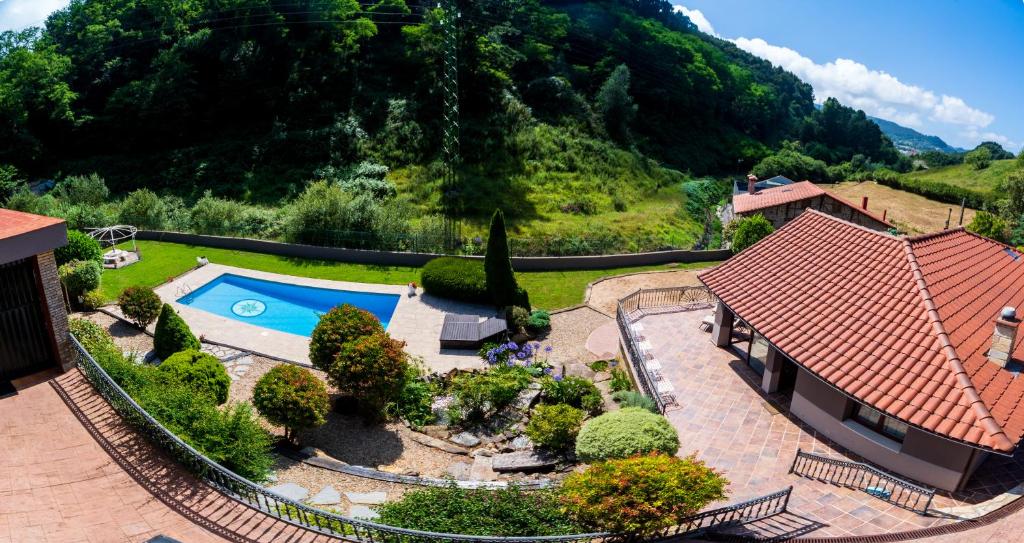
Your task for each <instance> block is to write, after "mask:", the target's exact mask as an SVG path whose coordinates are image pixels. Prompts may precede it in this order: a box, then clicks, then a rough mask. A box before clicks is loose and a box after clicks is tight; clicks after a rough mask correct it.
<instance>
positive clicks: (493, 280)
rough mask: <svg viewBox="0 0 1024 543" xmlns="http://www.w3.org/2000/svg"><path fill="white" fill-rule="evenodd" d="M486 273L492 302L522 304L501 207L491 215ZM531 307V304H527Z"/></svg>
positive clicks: (485, 256) (500, 305)
mask: <svg viewBox="0 0 1024 543" xmlns="http://www.w3.org/2000/svg"><path fill="white" fill-rule="evenodd" d="M484 275H485V278H486V281H485V282H486V285H487V292H488V293H489V294H490V296H491V302H492V303H493V304H494V305H496V306H498V307H506V306H510V305H520V304H519V303H518V302H519V301H520V294H519V284H518V283H516V274H515V272H513V271H512V258H511V255H510V254H509V248H508V233H507V232H506V231H505V215H504V214H503V213H502V212H501V210H500V209H497V210H495V211H494V215H493V216H491V229H490V232H489V234H488V236H487V253H486V254H484ZM527 307H529V306H527Z"/></svg>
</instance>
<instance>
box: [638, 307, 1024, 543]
mask: <svg viewBox="0 0 1024 543" xmlns="http://www.w3.org/2000/svg"><path fill="white" fill-rule="evenodd" d="M711 311H712V310H710V309H698V310H690V311H675V312H671V313H661V314H653V315H647V316H644V317H642V318H641V319H640V320H639V321H637V322H638V323H639V324H640V327H639V328H640V330H641V332H640V334H641V335H642V339H643V340H644V341H645V342H647V343H648V345H649V349H650V351H651V352H652V354H654V355H655V356H656V357H657V360H658V361H659V362H660V366H661V369H660V374H661V378H662V380H663V381H664V380H667V381H669V382H670V383H671V388H672V389H673V395H674V396H675V400H676V403H677V404H678V405H675V406H672V407H670V408H669V409H668V410H667V412H666V416H667V417H668V418H669V420H670V421H671V422H672V423H673V425H674V426H675V427H676V428H677V429H678V430H679V433H680V441H681V442H682V447H681V449H680V455H685V454H691V453H696V454H697V455H698V457H699V458H701V459H703V460H705V461H707V462H708V464H709V465H711V466H712V467H714V468H717V469H720V470H722V471H724V472H725V474H726V476H727V477H728V479H729V480H730V481H731V482H732V484H731V486H730V497H729V501H730V502H737V501H742V500H746V499H749V498H752V497H755V496H759V495H763V494H766V493H769V492H773V491H776V490H779V489H781V488H785V487H787V486H789V485H793V487H794V490H793V494H792V498H791V500H790V507H789V509H790V511H791V513H792V515H791V516H790V518H789V519H787V522H786V523H785V524H786V531H787V533H789V535H791V536H796V535H799V534H800V533H805V532H809V535H811V536H815V537H822V536H844V535H868V534H879V533H887V532H895V531H905V530H913V529H916V528H922V527H930V526H937V525H940V524H944V523H949V522H954V520H951V519H948V518H941V517H938V516H921V515H918V514H916V513H913V512H911V511H907V510H905V509H902V508H899V507H897V506H895V505H892V504H889V503H887V502H884V501H882V500H879V499H876V498H874V497H872V496H870V495H868V494H866V493H864V492H860V491H855V490H850V489H845V488H841V487H837V486H833V485H829V484H826V483H822V482H817V481H812V480H809V479H805V478H802V477H799V476H796V475H792V474H790V473H789V468H790V466H791V464H792V462H793V458H794V456H795V455H796V452H797V449H801V450H804V451H808V452H813V453H817V454H822V455H827V456H831V457H835V458H843V459H849V460H853V461H863V460H861V459H860V458H858V457H856V456H853V455H851V454H849V453H848V452H846V451H845V450H844V449H842V448H841V447H839V446H838V445H837V444H835V443H832V442H831V441H830V440H828V439H827V438H825V437H824V436H823V435H821V434H819V433H817V432H816V431H815V430H814V429H813V428H811V427H809V426H808V425H806V424H804V423H803V422H801V421H800V420H799V419H797V418H796V417H794V416H792V415H791V414H790V413H789V410H788V406H789V402H790V396H789V394H788V393H776V394H765V393H764V392H762V390H761V389H760V382H761V376H760V375H758V374H757V373H755V372H754V370H753V369H751V368H750V367H749V366H747V364H746V362H745V360H743V359H742V358H741V357H740V355H739V354H737V352H736V351H734V350H733V349H731V348H729V349H726V348H718V347H716V346H715V345H714V343H713V342H712V341H711V337H710V334H709V333H708V332H706V331H703V330H702V329H701V323H702V321H703V320H704V319H705V317H707V316H708V315H709V314H710V313H711ZM1021 456H1022V455H1021V454H1018V455H1017V457H1014V458H1007V457H998V456H993V457H990V458H989V459H988V460H987V461H986V462H985V463H984V464H983V465H982V467H981V468H980V469H979V470H978V471H977V473H976V474H975V475H974V477H973V478H972V479H971V482H970V483H969V486H968V487H967V488H966V489H965V490H963V491H962V492H958V493H956V494H955V495H949V494H948V493H941V492H940V493H938V494H936V496H935V500H934V502H933V508H934V509H951V508H956V509H952V510H956V511H964V510H967V509H970V507H964V506H974V505H977V504H979V503H982V502H984V501H986V500H989V499H991V498H993V497H996V496H998V495H1000V494H1002V493H1004V492H1006V491H1008V490H1010V489H1011V488H1013V487H1015V486H1016V485H1017V484H1019V483H1021V482H1024V466H1022V459H1021V458H1020V457H1021ZM778 528H779V526H773V527H772V529H771V530H770V531H769V532H770V536H776V537H777V536H779V535H780V534H779V533H778V531H777V530H778ZM769 532H766V533H765V534H763V535H766V536H767V535H769Z"/></svg>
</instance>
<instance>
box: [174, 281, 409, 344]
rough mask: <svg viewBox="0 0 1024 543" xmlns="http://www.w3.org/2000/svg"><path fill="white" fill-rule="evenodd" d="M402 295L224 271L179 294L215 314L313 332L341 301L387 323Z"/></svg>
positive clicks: (184, 300) (295, 331)
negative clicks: (268, 279) (269, 278)
mask: <svg viewBox="0 0 1024 543" xmlns="http://www.w3.org/2000/svg"><path fill="white" fill-rule="evenodd" d="M398 298H399V295H397V294H383V293H378V292H354V291H350V290H334V289H328V288H318V287H307V286H302V285H291V284H288V283H278V282H275V281H265V280H263V279H255V278H252V277H243V276H241V275H235V274H231V273H225V274H223V275H221V276H219V277H217V278H216V279H214V280H212V281H210V282H209V283H206V284H205V285H203V286H202V287H200V288H198V289H196V290H194V291H192V292H190V293H188V294H186V295H185V296H182V297H181V298H178V303H180V304H184V305H187V306H189V307H194V308H196V309H201V310H203V311H207V312H209V313H213V314H214V315H219V316H221V317H227V318H229V319H234V320H236V321H240V322H245V323H248V324H253V325H256V326H262V327H264V328H270V329H272V330H278V331H281V332H288V333H290V334H298V335H300V336H306V337H309V335H310V334H312V333H313V328H314V327H316V324H317V322H319V321H320V316H321V315H323V314H324V313H326V312H328V311H330V310H331V308H333V307H335V306H338V305H341V304H352V305H354V306H356V307H358V308H361V309H365V310H367V311H369V312H370V313H373V314H374V316H376V317H377V318H378V319H380V323H381V324H382V325H383V326H384V328H387V326H388V324H389V323H390V322H391V316H392V315H393V314H394V312H395V306H397V305H398Z"/></svg>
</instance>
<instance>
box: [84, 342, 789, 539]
mask: <svg viewBox="0 0 1024 543" xmlns="http://www.w3.org/2000/svg"><path fill="white" fill-rule="evenodd" d="M71 340H72V343H73V344H74V346H75V349H76V350H77V351H78V354H79V357H78V358H79V359H78V367H79V368H80V369H81V371H82V373H83V374H84V375H85V376H86V378H87V379H88V380H89V382H90V383H92V386H93V387H94V388H95V389H96V390H97V391H98V392H99V394H100V395H101V396H103V398H105V399H106V400H107V402H109V403H110V405H111V406H112V407H113V408H114V410H115V411H116V412H117V413H118V414H119V415H120V416H121V417H122V418H123V419H124V420H126V421H127V422H129V423H130V424H132V425H133V426H135V428H136V429H137V430H138V431H139V433H140V434H142V435H143V436H145V437H146V438H147V439H148V440H149V441H150V442H152V443H153V444H154V445H156V446H157V447H160V448H161V449H163V450H164V451H166V452H167V453H168V454H169V455H170V456H171V457H172V458H174V459H175V460H176V461H178V462H180V463H181V464H183V465H184V466H185V467H186V468H188V469H189V471H191V472H192V473H194V474H196V475H197V476H198V477H199V478H201V479H202V480H203V481H205V482H206V483H207V484H209V485H210V486H212V487H213V488H215V489H217V490H218V491H219V492H221V493H222V494H224V495H225V496H227V497H229V498H231V499H233V500H235V501H237V502H239V503H242V504H244V505H246V506H248V507H251V508H253V509H256V510H258V511H261V512H263V513H265V514H267V515H270V516H272V517H275V518H278V519H280V520H282V521H285V522H288V523H290V524H293V525H296V526H300V527H302V528H305V529H307V530H311V531H314V532H318V533H322V534H325V535H328V536H333V537H336V538H338V539H343V540H346V541H356V542H360V543H363V542H366V543H373V542H378V541H380V542H389V543H390V542H395V543H420V542H424V543H437V542H444V543H448V542H450V543H468V542H479V543H497V542H504V543H584V542H588V543H600V542H604V541H621V540H623V539H629V540H636V539H642V538H637V537H631V536H625V535H616V534H609V533H605V532H594V533H587V534H570V535H562V536H536V537H504V536H479V535H462V534H446V533H437V532H425V531H421V530H411V529H406V528H398V527H395V526H387V525H384V524H378V523H376V522H371V521H365V520H359V519H353V518H348V517H344V516H341V515H336V514H333V513H329V512H327V511H323V510H320V509H316V508H313V507H309V506H307V505H304V504H302V503H299V502H296V501H293V500H290V499H287V498H284V497H282V496H278V495H277V494H274V493H273V492H270V491H269V490H267V489H266V488H263V487H262V486H260V485H258V484H256V483H254V482H252V481H249V480H248V479H245V478H243V477H241V476H239V475H237V474H235V473H233V472H231V471H230V470H227V469H225V468H224V467H222V466H221V465H220V464H217V463H216V462H214V461H213V460H210V459H209V458H207V457H206V456H204V455H203V454H202V453H200V452H199V451H197V450H195V449H194V448H192V447H191V446H189V445H188V444H187V443H185V442H184V441H182V440H181V439H179V438H178V437H177V436H175V435H174V434H173V433H171V431H170V430H168V429H167V428H164V426H163V425H161V424H160V423H159V422H158V421H157V420H156V419H154V418H153V417H152V416H151V415H150V414H149V413H147V412H146V411H145V410H144V409H143V408H142V407H141V406H139V404H137V403H136V402H135V400H133V399H132V398H131V397H130V396H129V395H128V393H126V392H125V391H124V390H123V389H122V388H121V387H120V386H118V385H117V383H115V382H114V381H113V380H112V379H111V378H110V376H109V375H107V372H106V371H104V370H103V368H102V367H100V365H99V364H98V363H97V362H96V360H95V359H93V357H92V356H91V355H90V354H89V352H88V351H86V350H85V348H84V347H82V344H81V343H79V342H78V339H77V338H75V337H74V336H73V335H72V336H71ZM792 490H793V487H789V488H787V489H784V490H781V491H779V492H776V493H774V494H769V495H766V496H762V497H759V498H754V499H752V500H748V501H745V502H742V503H738V504H735V505H729V506H726V507H722V508H719V509H713V510H710V511H705V512H702V513H698V514H696V515H692V516H690V517H687V518H685V519H684V520H683V521H682V522H680V523H679V524H678V525H676V526H673V527H671V528H666V529H664V530H661V531H660V532H658V533H655V534H650V535H649V536H648V537H647V538H649V539H661V538H669V537H678V536H681V535H692V534H697V533H702V532H707V531H709V530H712V529H719V528H724V527H729V526H733V525H737V524H740V523H743V522H752V521H757V520H761V519H765V518H768V517H770V516H773V515H777V514H780V513H783V512H785V511H786V506H787V505H788V503H789V495H790V492H791V491H792Z"/></svg>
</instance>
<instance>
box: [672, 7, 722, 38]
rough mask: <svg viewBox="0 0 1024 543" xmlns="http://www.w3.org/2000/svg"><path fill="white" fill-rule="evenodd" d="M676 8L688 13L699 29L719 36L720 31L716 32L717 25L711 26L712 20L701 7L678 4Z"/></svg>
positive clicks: (684, 13) (680, 11) (685, 13)
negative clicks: (694, 7) (693, 7)
mask: <svg viewBox="0 0 1024 543" xmlns="http://www.w3.org/2000/svg"><path fill="white" fill-rule="evenodd" d="M675 10H676V11H677V12H679V13H682V14H683V15H686V16H687V17H688V18H689V19H690V21H691V22H693V24H695V25H697V30H700V31H701V32H703V33H705V34H711V35H712V36H718V32H715V27H713V26H711V21H708V18H707V17H705V16H704V14H703V13H701V11H700V10H699V9H689V8H687V7H686V6H680V5H676V7H675Z"/></svg>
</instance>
